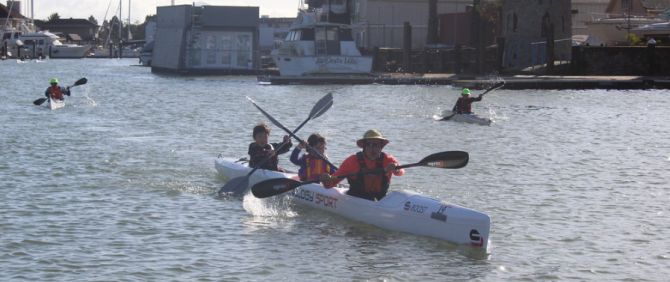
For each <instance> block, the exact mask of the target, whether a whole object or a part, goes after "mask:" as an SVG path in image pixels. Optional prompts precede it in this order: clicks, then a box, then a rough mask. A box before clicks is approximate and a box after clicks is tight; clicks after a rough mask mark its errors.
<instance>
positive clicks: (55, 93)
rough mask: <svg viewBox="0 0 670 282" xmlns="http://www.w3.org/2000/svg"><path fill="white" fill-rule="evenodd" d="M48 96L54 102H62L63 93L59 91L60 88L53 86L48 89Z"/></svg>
mask: <svg viewBox="0 0 670 282" xmlns="http://www.w3.org/2000/svg"><path fill="white" fill-rule="evenodd" d="M49 95H51V99H54V100H63V98H64V97H63V91H61V89H60V86H58V85H54V86H50V87H49Z"/></svg>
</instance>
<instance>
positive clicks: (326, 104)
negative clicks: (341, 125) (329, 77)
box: [309, 93, 333, 119]
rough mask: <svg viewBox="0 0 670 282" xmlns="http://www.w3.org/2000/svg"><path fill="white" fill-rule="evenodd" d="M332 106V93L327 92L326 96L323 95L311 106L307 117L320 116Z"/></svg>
mask: <svg viewBox="0 0 670 282" xmlns="http://www.w3.org/2000/svg"><path fill="white" fill-rule="evenodd" d="M332 106H333V94H332V93H328V94H326V96H323V98H321V99H320V100H319V101H318V102H316V104H315V105H314V107H312V111H310V112H309V118H310V119H315V118H317V117H320V116H321V115H323V114H324V113H325V112H326V111H328V109H330V107H332Z"/></svg>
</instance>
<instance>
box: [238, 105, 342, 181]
mask: <svg viewBox="0 0 670 282" xmlns="http://www.w3.org/2000/svg"><path fill="white" fill-rule="evenodd" d="M250 101H251V103H252V104H253V105H254V107H256V108H257V109H258V110H259V111H261V113H263V115H265V116H266V117H267V118H268V119H270V121H272V123H274V124H275V125H276V126H278V127H279V128H281V129H282V130H284V131H285V132H286V133H288V134H289V135H291V137H293V138H295V140H298V142H300V143H303V144H305V145H307V148H309V149H310V150H311V152H310V153H314V154H315V155H317V156H318V157H319V158H321V159H323V160H324V161H326V163H328V164H329V165H330V166H331V167H333V168H335V169H336V170H337V166H336V165H334V164H332V163H331V162H330V161H328V158H326V157H325V156H324V155H322V154H321V153H319V151H317V150H316V149H315V148H314V147H312V146H310V145H309V144H308V143H307V142H305V141H304V140H302V139H300V137H298V135H295V131H294V132H291V131H290V130H289V129H288V128H286V126H284V125H283V124H282V123H281V122H279V121H278V120H277V119H275V118H274V117H272V115H270V114H269V113H267V112H266V111H265V110H263V109H262V108H261V107H260V106H258V104H256V103H255V102H254V101H253V100H251V99H250ZM305 122H306V121H305Z"/></svg>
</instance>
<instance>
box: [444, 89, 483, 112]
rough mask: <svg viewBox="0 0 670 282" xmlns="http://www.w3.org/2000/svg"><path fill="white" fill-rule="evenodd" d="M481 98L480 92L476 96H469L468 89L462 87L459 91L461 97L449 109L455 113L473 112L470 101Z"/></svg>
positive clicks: (476, 100)
mask: <svg viewBox="0 0 670 282" xmlns="http://www.w3.org/2000/svg"><path fill="white" fill-rule="evenodd" d="M481 100H482V94H480V95H479V96H477V98H472V97H470V89H468V88H463V91H461V97H460V98H458V101H456V105H454V108H453V109H452V110H451V111H452V112H454V113H457V114H473V112H472V102H478V101H481Z"/></svg>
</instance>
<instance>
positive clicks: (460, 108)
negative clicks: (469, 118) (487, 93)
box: [456, 97, 472, 114]
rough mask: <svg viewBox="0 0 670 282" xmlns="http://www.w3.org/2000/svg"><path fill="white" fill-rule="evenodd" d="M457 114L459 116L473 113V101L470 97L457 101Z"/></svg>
mask: <svg viewBox="0 0 670 282" xmlns="http://www.w3.org/2000/svg"><path fill="white" fill-rule="evenodd" d="M456 112H457V113H459V114H469V113H472V99H470V97H467V98H463V97H460V98H458V101H456Z"/></svg>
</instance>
